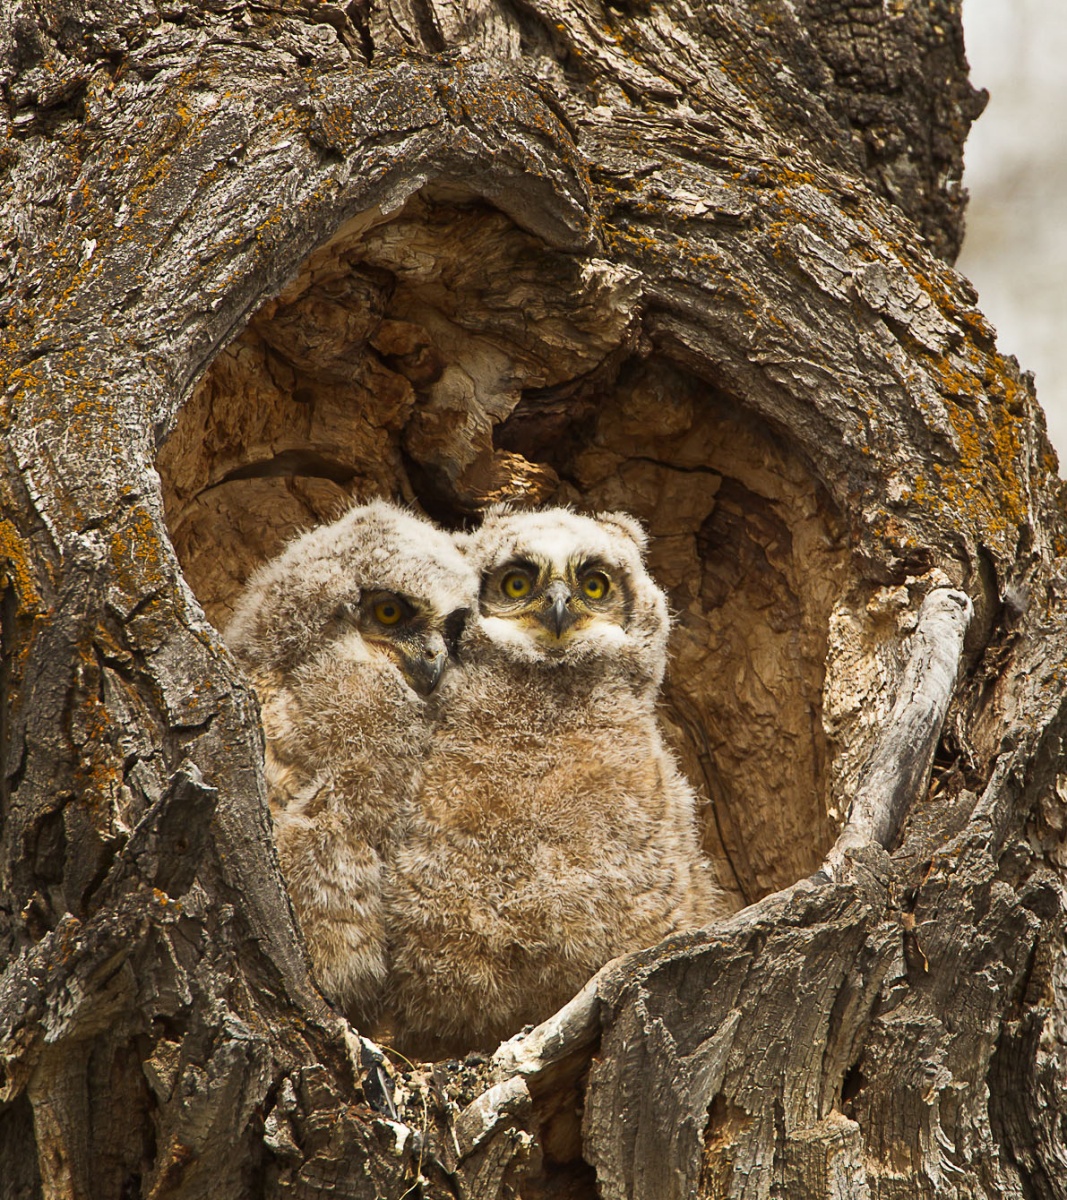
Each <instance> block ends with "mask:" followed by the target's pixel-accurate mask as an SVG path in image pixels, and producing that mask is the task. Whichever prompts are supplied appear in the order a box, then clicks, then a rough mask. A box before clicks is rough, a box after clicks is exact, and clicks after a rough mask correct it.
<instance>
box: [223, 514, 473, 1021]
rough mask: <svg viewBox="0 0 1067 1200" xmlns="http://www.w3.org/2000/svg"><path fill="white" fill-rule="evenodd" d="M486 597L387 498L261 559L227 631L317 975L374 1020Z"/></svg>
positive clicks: (328, 990)
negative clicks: (389, 884)
mask: <svg viewBox="0 0 1067 1200" xmlns="http://www.w3.org/2000/svg"><path fill="white" fill-rule="evenodd" d="M476 595H477V579H476V576H475V574H474V572H473V570H472V568H471V566H470V565H469V562H468V560H466V559H465V558H464V556H463V555H462V554H461V553H460V552H459V550H458V549H457V548H456V546H455V545H454V543H453V542H452V540H451V539H450V537H449V536H448V535H447V534H446V533H443V532H442V531H441V530H439V529H437V528H436V527H435V526H433V525H431V524H430V523H429V522H428V521H426V520H423V519H422V518H420V517H417V516H416V515H415V514H413V513H410V512H408V511H406V510H404V509H402V508H398V507H396V506H395V505H393V504H390V503H387V502H385V501H380V500H379V501H375V502H374V503H371V504H367V505H363V506H361V507H359V508H353V509H351V510H350V511H349V512H348V513H346V514H345V515H344V516H343V517H341V519H340V520H338V521H335V522H334V523H333V524H332V525H326V526H323V527H321V528H319V529H315V530H312V531H311V532H309V533H306V534H304V535H303V536H302V537H299V538H297V539H296V540H295V541H294V542H292V543H291V544H290V545H289V546H288V547H287V548H286V550H284V551H283V553H282V554H280V555H279V556H278V557H277V558H275V559H274V560H273V561H272V562H270V563H268V564H267V565H266V566H265V567H263V568H261V569H260V570H259V571H258V572H257V573H256V574H255V575H254V576H253V577H252V579H251V580H250V581H249V583H248V586H247V589H246V590H245V592H244V594H243V595H242V597H241V599H240V600H239V602H238V604H237V607H236V610H235V613H234V616H233V619H232V621H231V622H230V624H229V626H228V628H227V630H226V633H225V637H226V641H227V644H228V645H229V647H230V649H231V650H232V651H233V653H234V654H235V656H236V657H237V659H238V660H239V661H240V663H241V664H242V665H243V666H244V667H245V668H246V670H247V671H248V673H249V674H250V676H251V678H252V682H253V683H254V685H255V688H256V692H257V693H258V695H259V699H260V705H261V709H262V717H263V730H264V733H265V735H266V777H267V786H268V791H269V798H270V804H271V810H272V813H273V815H274V836H275V840H276V842H277V846H278V857H279V862H280V865H281V868H282V873H283V874H284V876H285V880H286V883H287V884H288V887H289V894H290V896H291V897H292V900H293V906H294V908H295V910H296V914H297V916H298V918H299V920H300V924H301V927H302V929H303V932H304V937H305V940H306V941H307V945H308V950H309V951H310V953H311V959H312V965H313V967H314V971H315V976H316V979H317V981H318V983H319V986H320V987H321V988H322V990H323V992H324V993H325V994H326V995H327V996H328V997H329V998H330V999H331V1000H333V1001H334V1002H335V1003H336V1004H337V1005H338V1006H339V1007H341V1008H342V1009H343V1010H344V1011H345V1012H346V1013H347V1014H348V1016H349V1017H350V1018H351V1019H352V1020H353V1021H354V1022H355V1023H356V1025H357V1026H359V1027H361V1028H363V1029H367V1028H369V1027H370V1025H371V1023H372V1022H373V1020H374V1017H375V1014H376V1012H377V1009H378V1005H379V1002H380V993H381V989H382V985H383V983H384V980H385V977H386V971H387V962H386V942H385V928H384V924H383V914H382V889H383V885H384V879H385V875H386V873H387V871H388V868H389V863H390V861H391V859H392V857H393V856H394V855H395V852H396V848H397V846H398V845H399V844H400V842H401V841H402V839H403V838H404V837H405V836H406V834H407V831H408V828H409V826H410V823H411V812H412V801H413V799H414V796H415V791H416V789H417V787H418V785H419V779H420V772H421V770H422V766H423V761H424V757H425V754H426V751H427V747H428V745H429V736H430V728H431V722H432V719H433V704H434V701H435V700H436V697H435V696H434V692H435V689H436V688H437V685H438V683H439V681H440V680H441V678H442V675H443V674H444V673H445V672H446V667H447V665H448V663H449V659H450V648H451V647H452V646H453V645H454V643H455V640H456V638H457V637H458V636H459V632H460V629H461V628H462V625H463V622H464V620H465V619H466V616H467V613H468V611H469V610H470V608H471V606H472V605H473V604H474V603H475V598H476Z"/></svg>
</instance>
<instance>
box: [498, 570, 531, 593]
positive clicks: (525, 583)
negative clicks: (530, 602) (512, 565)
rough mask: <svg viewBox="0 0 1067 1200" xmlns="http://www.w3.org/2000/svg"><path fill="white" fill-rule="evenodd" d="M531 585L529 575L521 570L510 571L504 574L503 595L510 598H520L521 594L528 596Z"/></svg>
mask: <svg viewBox="0 0 1067 1200" xmlns="http://www.w3.org/2000/svg"><path fill="white" fill-rule="evenodd" d="M531 586H532V584H531V583H530V577H529V575H526V574H524V573H523V572H522V571H512V572H511V573H510V574H508V575H505V576H504V583H503V588H504V595H505V596H509V597H510V598H511V599H512V600H521V599H522V598H523V596H528V595H529V594H530V588H531Z"/></svg>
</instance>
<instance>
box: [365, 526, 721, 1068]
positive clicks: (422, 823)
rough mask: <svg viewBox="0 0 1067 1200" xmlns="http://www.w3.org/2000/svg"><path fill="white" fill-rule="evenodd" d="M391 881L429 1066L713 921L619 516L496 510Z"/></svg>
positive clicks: (408, 1022)
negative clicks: (633, 955) (615, 962)
mask: <svg viewBox="0 0 1067 1200" xmlns="http://www.w3.org/2000/svg"><path fill="white" fill-rule="evenodd" d="M459 540H460V542H461V544H462V545H463V547H464V551H465V553H466V555H467V558H468V560H469V561H470V562H471V563H472V564H473V565H474V567H475V568H476V570H477V571H478V573H479V576H480V594H479V599H478V603H477V610H476V612H475V613H474V614H473V615H472V617H471V619H470V620H469V621H468V623H467V626H466V629H465V632H464V634H463V636H462V638H461V641H460V648H459V657H460V663H461V666H460V669H458V670H456V671H454V672H450V673H449V675H448V677H447V678H446V680H445V681H444V683H443V684H442V689H441V696H440V709H439V716H438V723H437V725H436V726H435V729H434V733H433V739H432V744H431V748H430V753H429V756H428V759H427V762H426V767H425V771H424V774H423V778H422V785H421V789H420V792H419V798H418V803H417V806H416V808H417V811H416V815H415V818H414V821H413V824H412V827H411V832H410V834H409V835H408V837H407V839H406V841H405V843H404V845H403V847H401V849H400V850H399V852H398V854H397V857H396V863H395V868H394V873H393V876H392V879H391V881H390V883H389V885H388V891H387V896H388V899H387V910H388V916H387V921H388V926H389V937H390V944H391V954H392V963H391V973H390V984H389V989H388V997H389V1005H388V1007H389V1010H390V1013H391V1021H392V1024H393V1033H394V1037H395V1040H396V1042H397V1044H398V1045H399V1046H400V1048H401V1049H404V1050H405V1052H407V1053H411V1052H414V1053H417V1054H421V1055H424V1056H434V1055H440V1054H455V1053H462V1052H463V1051H465V1050H468V1049H470V1048H471V1047H475V1046H477V1047H490V1046H492V1045H495V1044H496V1043H497V1042H498V1041H499V1040H501V1039H502V1038H505V1037H508V1036H510V1035H511V1034H513V1033H515V1032H516V1031H517V1030H518V1029H519V1028H520V1027H521V1026H522V1025H524V1024H525V1023H527V1022H531V1021H532V1022H536V1021H541V1020H543V1019H544V1018H545V1017H547V1016H549V1015H550V1014H551V1013H552V1012H554V1011H555V1010H556V1009H557V1008H559V1007H560V1006H561V1005H562V1004H563V1003H565V1002H566V1001H567V1000H568V999H569V998H570V997H571V996H572V995H573V994H574V993H575V992H577V991H578V990H579V989H580V988H581V986H582V985H583V984H584V983H585V982H586V980H587V979H588V978H589V977H590V975H592V974H593V973H594V972H595V971H596V970H597V969H598V968H599V967H601V966H602V965H603V964H604V963H605V962H607V961H608V959H611V958H613V957H615V956H616V955H619V954H623V953H625V952H628V951H631V950H636V949H639V948H641V947H646V946H652V945H655V944H656V943H657V942H659V941H661V940H662V939H663V938H664V937H665V936H667V935H668V934H670V933H674V932H677V931H680V930H687V929H694V928H699V927H701V926H703V925H706V924H708V923H710V922H711V921H712V920H713V919H714V918H715V917H716V916H718V915H721V913H722V912H723V906H722V901H721V895H720V893H719V891H718V889H717V888H716V886H715V883H714V879H713V877H712V873H711V869H710V866H709V864H708V863H707V862H706V860H705V859H704V858H703V857H702V855H701V852H700V849H699V845H698V840H697V831H696V827H695V813H694V800H695V797H694V793H693V790H692V788H691V787H690V786H689V784H688V783H687V782H686V780H685V779H684V778H683V776H682V774H681V773H680V771H679V769H678V766H677V765H676V763H675V761H674V758H673V757H672V755H671V753H670V751H669V750H668V749H667V748H666V746H665V745H664V743H663V739H662V737H661V734H660V730H659V726H658V723H657V720H656V712H655V704H656V698H657V693H658V691H659V687H660V684H661V682H662V679H663V673H664V668H665V665H666V655H667V633H668V627H669V618H668V614H667V603H666V599H665V597H664V595H663V593H662V592H661V591H660V589H659V588H658V587H657V586H656V585H655V583H654V582H653V581H652V578H651V577H650V576H649V574H648V572H647V570H646V568H645V565H644V562H643V558H642V554H643V551H644V548H645V542H646V539H645V535H644V531H643V530H642V529H641V527H640V526H639V525H638V524H637V523H636V522H635V521H634V520H633V519H632V518H630V517H627V516H625V515H621V514H605V515H601V516H599V517H597V518H591V517H586V516H580V515H578V514H576V513H573V512H571V511H569V510H566V509H554V510H546V511H543V512H508V511H506V510H499V509H498V510H491V511H490V513H489V514H488V515H487V517H486V519H485V521H484V523H483V525H482V526H481V528H480V529H479V530H478V531H477V532H476V533H474V534H472V535H470V536H469V537H466V538H461V539H459Z"/></svg>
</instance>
